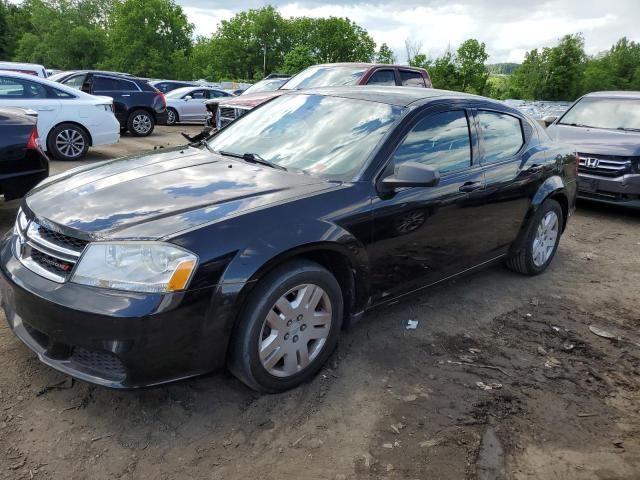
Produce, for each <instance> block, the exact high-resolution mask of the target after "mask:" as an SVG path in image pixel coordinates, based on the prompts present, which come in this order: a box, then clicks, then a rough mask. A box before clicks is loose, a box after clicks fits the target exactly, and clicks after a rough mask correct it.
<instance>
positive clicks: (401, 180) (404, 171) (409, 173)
mask: <svg viewBox="0 0 640 480" xmlns="http://www.w3.org/2000/svg"><path fill="white" fill-rule="evenodd" d="M439 181H440V173H439V172H438V170H437V169H435V168H433V167H430V166H428V165H423V164H422V163H418V162H405V163H401V164H400V165H398V166H397V167H396V170H395V172H394V174H393V175H391V176H388V177H387V178H385V179H384V180H382V185H383V186H384V187H385V189H387V190H395V189H396V188H402V187H434V186H436V185H437V184H438V182H439Z"/></svg>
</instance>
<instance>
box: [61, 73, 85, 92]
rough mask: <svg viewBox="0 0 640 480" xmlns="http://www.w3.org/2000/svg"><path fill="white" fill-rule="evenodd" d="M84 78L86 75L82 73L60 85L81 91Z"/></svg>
mask: <svg viewBox="0 0 640 480" xmlns="http://www.w3.org/2000/svg"><path fill="white" fill-rule="evenodd" d="M85 77H86V75H85V74H84V73H82V74H80V75H74V76H73V77H69V78H67V79H66V80H65V81H64V82H62V83H63V84H64V85H66V86H67V87H71V88H75V89H76V90H82V85H83V84H84V79H85Z"/></svg>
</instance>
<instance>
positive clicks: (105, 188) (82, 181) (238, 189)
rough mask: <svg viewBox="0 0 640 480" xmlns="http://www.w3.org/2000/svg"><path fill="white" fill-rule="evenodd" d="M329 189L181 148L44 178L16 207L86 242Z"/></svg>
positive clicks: (152, 234) (153, 233) (150, 232)
mask: <svg viewBox="0 0 640 480" xmlns="http://www.w3.org/2000/svg"><path fill="white" fill-rule="evenodd" d="M335 186H336V183H335V182H329V181H326V180H323V179H319V178H316V177H311V176H308V175H303V174H297V173H290V172H284V171H282V170H276V169H273V168H270V167H266V166H260V165H253V164H249V163H245V162H243V161H242V160H236V159H231V158H228V157H221V156H218V155H214V154H212V153H210V152H208V151H206V150H204V151H203V150H200V149H197V148H184V149H174V150H170V151H165V152H163V153H154V154H147V155H139V156H132V157H127V158H123V159H120V160H115V161H110V162H104V163H101V164H94V165H91V166H88V167H81V168H80V169H75V170H72V171H69V172H66V173H64V174H61V175H57V176H55V177H50V178H49V179H48V180H45V181H44V182H43V183H41V184H40V185H39V186H38V187H36V188H35V189H34V190H32V191H31V193H30V194H29V195H28V196H27V197H26V198H25V204H24V206H25V207H26V209H27V210H29V211H31V212H32V214H33V215H34V216H35V217H36V218H37V219H38V221H39V222H40V223H42V224H43V225H45V226H48V227H50V228H54V229H57V230H60V231H61V232H62V233H66V234H68V235H73V236H76V237H78V238H83V239H86V240H100V239H107V238H145V239H151V238H153V239H159V238H163V237H168V236H171V235H172V234H175V233H178V232H180V231H182V230H185V229H188V228H193V227H195V226H198V225H200V224H203V223H210V222H216V221H219V220H223V219H225V218H228V217H230V216H234V215H237V214H238V213H240V212H246V211H249V210H252V209H256V208H261V207H264V206H266V205H269V204H272V203H275V202H282V201H285V200H288V199H292V198H296V197H301V196H308V195H311V194H313V193H314V192H318V191H321V190H325V189H328V188H334V187H335Z"/></svg>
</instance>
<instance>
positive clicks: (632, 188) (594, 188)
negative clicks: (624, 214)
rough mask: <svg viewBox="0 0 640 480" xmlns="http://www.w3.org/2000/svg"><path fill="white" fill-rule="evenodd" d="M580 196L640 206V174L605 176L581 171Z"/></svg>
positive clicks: (579, 179) (627, 205)
mask: <svg viewBox="0 0 640 480" xmlns="http://www.w3.org/2000/svg"><path fill="white" fill-rule="evenodd" d="M578 197H579V198H584V199H588V200H594V201H597V202H602V203H608V204H612V205H621V206H625V207H630V208H640V174H627V175H621V176H619V177H604V176H601V175H590V174H587V173H579V174H578Z"/></svg>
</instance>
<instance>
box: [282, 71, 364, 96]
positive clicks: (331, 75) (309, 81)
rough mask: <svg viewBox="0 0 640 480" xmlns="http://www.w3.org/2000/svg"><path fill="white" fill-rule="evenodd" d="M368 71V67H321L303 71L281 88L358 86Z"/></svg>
mask: <svg viewBox="0 0 640 480" xmlns="http://www.w3.org/2000/svg"><path fill="white" fill-rule="evenodd" d="M366 71H367V68H366V67H353V66H345V67H337V66H335V65H319V66H317V67H309V68H307V69H306V70H303V71H302V72H300V73H299V74H297V75H296V76H295V77H293V78H292V79H291V80H289V81H288V82H287V83H285V84H284V85H283V86H282V87H281V88H282V90H302V89H304V88H317V87H336V86H339V85H357V83H358V81H359V80H360V78H362V75H364V72H366Z"/></svg>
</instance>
